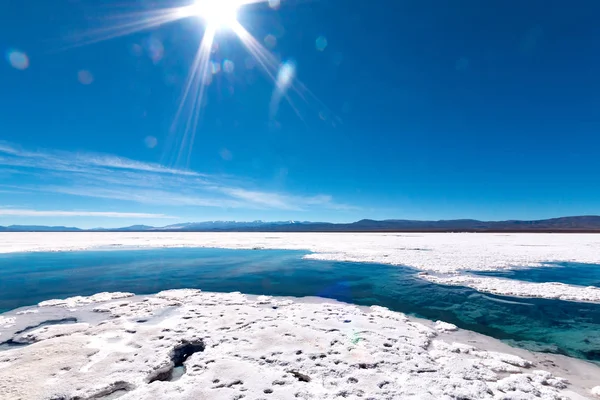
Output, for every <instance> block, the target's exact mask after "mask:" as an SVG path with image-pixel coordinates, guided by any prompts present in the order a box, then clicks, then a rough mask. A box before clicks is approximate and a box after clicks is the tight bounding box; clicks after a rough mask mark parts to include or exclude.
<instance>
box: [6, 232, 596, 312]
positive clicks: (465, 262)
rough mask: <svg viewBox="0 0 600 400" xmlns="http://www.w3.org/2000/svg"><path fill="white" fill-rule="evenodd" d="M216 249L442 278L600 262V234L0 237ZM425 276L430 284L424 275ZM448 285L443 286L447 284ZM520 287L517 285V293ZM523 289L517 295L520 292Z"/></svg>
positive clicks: (488, 282)
mask: <svg viewBox="0 0 600 400" xmlns="http://www.w3.org/2000/svg"><path fill="white" fill-rule="evenodd" d="M152 247H155V248H156V247H215V248H228V249H255V248H257V249H290V250H308V251H311V252H313V254H309V255H307V256H306V258H311V259H318V260H330V261H354V262H373V263H382V264H392V265H406V266H409V267H412V268H416V269H420V270H424V271H428V272H434V273H438V274H455V273H457V272H460V271H468V270H470V271H478V270H479V271H482V270H496V269H503V268H511V267H524V266H531V267H544V266H545V265H546V264H547V263H548V262H579V263H590V264H600V235H594V234H542V233H536V234H531V233H527V234H523V233H521V234H518V233H517V234H491V233H477V234H473V233H414V234H393V233H386V234H384V233H381V234H380V233H254V232H253V233H241V232H235V233H225V232H221V233H214V232H210V233H206V232H199V233H196V232H141V233H140V232H135V233H132V232H117V233H115V232H93V233H92V232H77V233H72V232H60V233H56V232H52V233H47V232H46V233H39V232H33V233H32V232H24V233H0V253H11V252H27V251H66V250H83V249H91V248H107V249H119V248H152ZM423 278H424V279H430V280H431V278H430V277H428V276H423ZM442 278H446V281H445V282H444V283H445V284H454V285H468V286H470V287H472V288H474V289H476V290H479V291H482V292H489V293H495V294H502V295H508V296H520V297H540V298H549V299H555V298H559V299H564V300H571V301H585V302H600V289H599V288H595V287H583V286H577V285H562V286H556V285H555V286H548V285H544V284H543V283H527V284H521V283H520V281H515V280H510V279H503V280H499V279H497V278H492V277H478V278H477V282H475V281H473V280H472V279H471V280H469V281H467V280H465V279H464V278H463V276H462V275H459V278H458V279H455V278H456V276H454V275H450V276H449V277H442ZM440 283H441V282H440ZM517 285H518V288H514V287H516V286H517ZM516 289H518V290H516Z"/></svg>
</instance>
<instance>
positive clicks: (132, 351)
mask: <svg viewBox="0 0 600 400" xmlns="http://www.w3.org/2000/svg"><path fill="white" fill-rule="evenodd" d="M122 295H123V294H117V295H115V296H116V297H121V298H117V299H112V300H108V299H109V298H110V297H111V296H110V294H103V296H97V297H96V298H95V299H96V300H95V301H93V300H90V298H79V299H78V300H77V301H75V302H76V303H77V304H76V306H77V309H76V310H73V309H72V308H71V306H72V302H73V301H74V300H73V301H71V300H70V299H68V300H67V301H63V302H55V303H54V304H55V305H48V303H46V305H45V306H42V307H40V306H38V307H36V308H33V309H35V310H36V311H38V312H37V313H28V314H23V313H21V314H19V315H18V316H17V317H15V321H14V324H15V326H14V327H12V328H6V329H7V330H5V331H4V332H5V333H7V332H8V333H10V332H9V330H8V329H12V330H13V331H17V330H19V329H22V327H23V326H35V325H36V324H39V323H40V322H43V320H44V319H50V318H52V319H55V320H58V319H61V318H67V317H69V316H70V317H71V318H76V319H77V321H78V322H77V323H74V324H69V325H55V326H42V327H41V328H38V329H37V330H33V331H28V332H27V335H28V337H29V342H31V343H33V344H31V345H28V346H25V347H20V348H15V349H11V350H7V351H3V352H0V399H3V400H4V399H11V400H13V399H14V400H16V399H23V400H26V399H69V400H74V399H104V400H106V399H115V398H118V399H120V400H133V399H135V400H138V399H141V400H144V399H269V398H272V399H334V398H355V399H359V398H360V399H369V398H370V399H399V398H403V399H404V398H415V399H417V398H418V399H473V400H475V399H565V398H570V399H581V398H591V396H594V395H595V394H596V392H597V391H598V388H597V387H596V386H597V385H598V383H599V380H600V367H598V366H596V365H593V364H590V363H586V362H583V361H580V360H575V359H570V358H567V357H562V356H556V355H546V354H538V353H531V352H527V351H525V350H519V349H513V348H510V347H509V346H507V345H505V344H503V343H501V342H499V341H497V340H494V339H491V338H488V337H485V336H482V335H478V334H475V333H473V332H469V331H462V330H456V327H455V326H453V325H451V324H447V323H444V322H440V321H438V322H436V323H432V322H428V321H422V320H417V319H415V318H409V317H407V316H405V315H404V314H401V313H396V312H392V311H389V310H388V309H385V308H382V307H378V306H373V307H370V308H366V307H357V306H353V305H349V304H342V303H337V302H334V301H331V300H325V299H319V298H312V299H311V298H307V299H293V300H292V299H290V298H277V297H269V296H258V297H257V296H246V295H243V294H240V293H229V294H223V293H205V292H200V291H198V290H190V289H184V290H169V291H164V292H160V293H158V294H156V295H152V296H135V297H125V298H122ZM100 299H102V300H104V301H100ZM97 301H100V302H97ZM28 309H32V308H27V309H22V310H15V313H18V312H21V311H24V310H28ZM13 333H14V332H13ZM177 378H178V379H177Z"/></svg>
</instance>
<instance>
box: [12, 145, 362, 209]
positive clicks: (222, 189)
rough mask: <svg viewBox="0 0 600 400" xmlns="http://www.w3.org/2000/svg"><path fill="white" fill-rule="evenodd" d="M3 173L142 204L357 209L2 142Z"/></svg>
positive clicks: (39, 185)
mask: <svg viewBox="0 0 600 400" xmlns="http://www.w3.org/2000/svg"><path fill="white" fill-rule="evenodd" d="M2 166H5V168H3V167H2ZM4 170H7V171H8V170H11V171H14V170H18V171H19V172H20V173H21V174H25V175H27V177H28V178H29V179H24V181H25V182H26V183H24V184H18V185H17V186H15V183H14V182H10V183H11V185H12V186H11V188H13V189H17V190H31V191H37V192H45V193H58V194H66V195H72V196H80V197H90V198H99V199H112V200H119V201H128V202H135V203H139V204H152V205H163V206H192V207H210V208H221V209H230V208H235V209H258V210H261V209H264V210H272V209H276V210H285V211H307V210H310V209H316V208H320V209H327V210H354V209H356V208H355V207H352V206H348V205H344V204H339V203H336V202H334V201H333V199H332V197H331V196H328V195H316V196H298V195H292V194H287V193H280V192H272V191H262V190H256V189H254V188H251V187H248V186H249V180H247V179H245V180H241V179H236V178H235V177H231V176H226V175H208V174H201V173H198V172H195V171H190V170H182V169H174V168H168V167H164V166H162V165H160V164H155V163H146V162H141V161H136V160H130V159H127V158H123V157H118V156H114V155H108V154H97V153H82V152H79V153H73V152H64V151H62V152H59V151H45V150H44V151H27V150H24V149H21V148H20V147H18V146H15V145H12V144H10V143H7V142H1V141H0V173H1V172H2V171H4ZM32 181H33V182H34V183H32ZM2 186H4V187H7V185H2Z"/></svg>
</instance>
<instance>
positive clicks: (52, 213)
mask: <svg viewBox="0 0 600 400" xmlns="http://www.w3.org/2000/svg"><path fill="white" fill-rule="evenodd" d="M0 215H4V216H19V217H102V218H161V219H162V218H177V217H172V216H170V215H164V214H149V213H130V212H115V211H60V210H26V209H14V208H13V209H8V208H0Z"/></svg>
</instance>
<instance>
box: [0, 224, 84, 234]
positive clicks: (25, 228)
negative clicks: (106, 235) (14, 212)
mask: <svg viewBox="0 0 600 400" xmlns="http://www.w3.org/2000/svg"><path fill="white" fill-rule="evenodd" d="M80 231H83V229H79V228H73V227H68V226H43V225H10V226H0V232H80Z"/></svg>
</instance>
